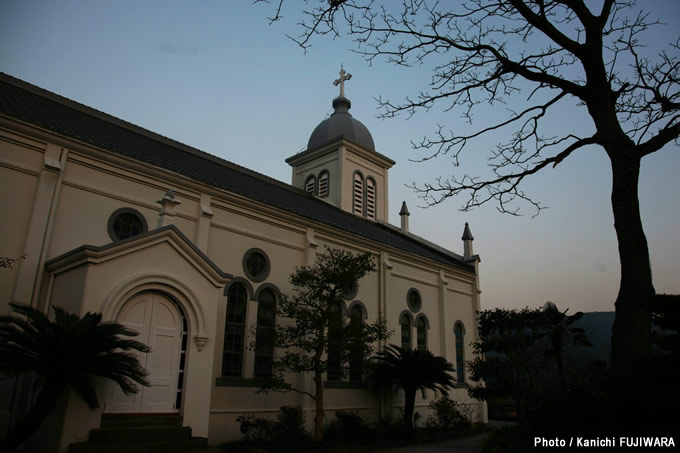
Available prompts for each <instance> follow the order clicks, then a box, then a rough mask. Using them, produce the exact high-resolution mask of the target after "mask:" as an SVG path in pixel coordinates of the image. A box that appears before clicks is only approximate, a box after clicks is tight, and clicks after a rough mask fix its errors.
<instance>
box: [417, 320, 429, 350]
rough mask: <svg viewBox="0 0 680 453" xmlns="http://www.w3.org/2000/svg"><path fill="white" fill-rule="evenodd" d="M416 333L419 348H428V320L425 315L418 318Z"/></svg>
mask: <svg viewBox="0 0 680 453" xmlns="http://www.w3.org/2000/svg"><path fill="white" fill-rule="evenodd" d="M416 335H417V338H418V350H419V351H425V350H427V320H426V319H425V316H419V317H418V319H416Z"/></svg>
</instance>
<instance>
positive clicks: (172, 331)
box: [104, 292, 185, 413]
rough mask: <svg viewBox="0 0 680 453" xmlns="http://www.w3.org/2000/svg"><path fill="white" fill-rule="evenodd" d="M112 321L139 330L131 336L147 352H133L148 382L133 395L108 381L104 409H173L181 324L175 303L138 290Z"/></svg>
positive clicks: (171, 411)
mask: <svg viewBox="0 0 680 453" xmlns="http://www.w3.org/2000/svg"><path fill="white" fill-rule="evenodd" d="M116 321H117V322H119V323H121V324H123V325H125V326H126V327H128V328H130V329H133V330H136V331H137V332H139V336H138V337H136V338H135V339H136V340H137V341H141V342H142V343H144V344H147V345H149V347H150V348H151V352H149V353H148V354H143V353H137V355H138V356H139V361H140V363H141V364H142V366H143V367H144V368H146V370H147V372H148V376H147V379H148V381H149V383H150V384H151V385H150V386H149V387H141V388H140V389H139V392H137V393H136V394H134V395H125V394H124V393H123V392H122V391H121V390H120V387H118V386H117V385H113V384H112V385H111V386H110V388H109V395H108V399H107V404H106V407H105V409H104V410H105V412H107V413H173V412H177V411H178V404H177V401H178V400H179V397H178V392H179V391H181V380H180V369H181V367H182V365H183V364H181V363H180V357H181V355H182V343H183V342H182V336H183V331H184V328H183V326H184V324H185V323H184V322H183V318H182V315H181V314H180V311H179V309H178V308H177V306H176V305H175V303H174V302H173V301H172V300H170V299H168V298H167V297H165V296H163V295H162V294H159V293H152V292H145V293H141V294H138V295H136V296H134V297H133V298H132V299H130V300H129V301H128V302H127V303H125V305H124V306H123V308H122V309H121V310H120V313H119V314H118V316H117V317H116ZM178 382H179V385H178Z"/></svg>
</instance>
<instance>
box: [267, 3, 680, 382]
mask: <svg viewBox="0 0 680 453" xmlns="http://www.w3.org/2000/svg"><path fill="white" fill-rule="evenodd" d="M315 5H316V6H315ZM291 6H292V5H287V4H284V2H283V0H279V1H277V2H275V3H274V5H273V14H272V16H271V17H270V20H271V21H272V22H274V21H277V20H279V19H281V17H282V12H283V10H284V7H291ZM303 14H304V20H303V22H301V23H300V27H301V29H300V30H301V33H300V35H299V36H293V37H291V39H293V40H294V41H295V42H296V43H297V44H299V45H300V46H301V47H302V48H304V49H307V48H308V47H309V46H310V44H311V40H312V38H313V37H314V36H315V35H325V34H330V35H332V36H341V35H344V34H348V35H350V36H352V37H353V38H354V39H355V40H356V44H357V46H356V51H357V52H360V53H361V54H363V55H364V56H365V57H366V59H367V60H368V61H369V62H374V61H376V59H383V58H384V59H386V61H388V62H389V63H393V64H396V65H401V66H411V65H426V66H425V67H426V68H430V69H431V71H432V79H431V82H430V84H429V86H427V87H424V88H423V90H422V91H420V92H419V93H418V94H417V95H415V96H414V97H406V98H405V100H404V101H403V102H399V103H393V102H391V101H389V100H384V99H378V102H379V107H380V112H381V114H380V116H382V117H393V116H395V115H398V114H407V115H412V114H414V113H416V112H418V111H421V110H429V109H430V108H432V107H433V106H435V105H437V106H443V108H444V109H446V110H449V111H451V112H452V113H456V114H459V115H462V116H463V117H464V118H465V119H466V120H467V121H468V122H469V123H470V124H471V125H474V126H475V127H470V128H469V129H467V130H469V131H470V132H467V130H466V131H465V132H463V133H461V129H460V128H458V129H457V130H453V131H452V130H450V129H448V128H444V127H441V126H440V127H439V128H438V130H437V131H436V132H435V133H434V134H433V135H432V136H430V137H428V138H425V139H423V140H421V141H419V142H416V143H414V144H413V145H414V148H416V149H417V150H420V151H421V152H424V154H423V155H422V157H421V159H423V160H428V159H432V158H435V157H438V156H442V155H449V156H451V157H452V158H453V160H454V164H455V165H456V166H457V165H458V163H459V158H461V157H462V155H463V153H464V151H466V150H468V149H469V148H472V147H473V146H471V144H472V143H474V142H475V140H476V139H478V138H480V137H482V136H488V135H494V136H495V135H496V134H499V133H503V134H505V139H504V140H503V141H502V142H501V143H499V144H498V145H497V147H496V149H495V150H491V151H490V153H491V154H490V156H489V165H490V169H491V170H492V172H490V173H489V174H490V175H491V176H489V177H479V176H474V175H467V174H463V175H460V174H459V173H457V174H454V175H453V176H451V177H449V178H446V179H443V178H439V179H436V180H434V181H433V182H428V183H424V184H414V185H413V187H414V189H415V190H416V191H417V192H419V193H420V194H421V195H422V196H423V197H424V199H425V200H426V202H427V203H428V204H430V205H434V204H438V203H441V202H443V201H445V200H447V199H448V198H450V197H453V196H456V195H459V194H467V195H468V197H467V201H466V202H465V203H464V205H463V209H470V208H474V207H476V206H479V205H481V204H484V203H487V202H490V201H491V202H493V201H495V202H496V203H497V205H498V209H499V210H500V211H502V212H505V213H510V214H515V215H516V214H518V213H519V211H518V206H520V205H521V204H522V203H528V204H529V206H531V207H532V208H534V209H535V210H536V212H539V211H540V210H541V209H542V208H543V206H542V205H541V204H540V203H539V202H538V201H536V200H535V199H533V198H531V197H530V196H529V195H528V194H526V193H525V192H524V191H523V190H522V188H521V183H522V182H523V181H524V180H525V179H526V178H527V177H529V176H531V175H533V174H536V173H537V172H539V171H540V170H542V169H544V168H547V167H555V166H556V165H558V164H559V163H560V162H562V161H563V160H564V159H566V158H567V157H569V156H571V155H572V154H574V153H576V152H580V151H585V150H587V149H591V150H592V149H593V147H594V146H595V147H599V148H601V149H603V150H604V152H605V153H606V154H607V156H608V157H609V160H610V162H611V169H612V179H613V185H612V194H611V201H612V209H613V214H614V220H615V230H616V235H617V238H618V244H619V257H620V262H621V282H620V288H619V293H618V296H617V299H616V321H615V324H614V328H613V335H612V350H613V363H614V366H615V368H616V369H618V370H619V371H626V370H628V371H629V370H631V369H632V368H631V366H633V364H635V363H637V361H638V360H641V359H644V358H645V357H647V356H648V355H649V353H650V350H651V339H650V331H651V312H650V309H649V299H650V296H652V295H653V294H654V292H655V291H654V287H653V285H652V272H651V267H650V260H649V251H648V246H647V239H646V237H645V233H644V231H643V228H642V222H641V219H640V209H639V200H638V179H639V172H640V162H641V160H642V158H643V157H645V156H647V155H649V154H652V153H654V152H656V151H658V150H660V149H661V148H662V147H664V146H665V145H666V144H668V143H671V142H675V144H677V143H678V134H679V133H680V111H679V107H680V91H679V86H680V84H679V78H680V58H679V56H678V55H679V53H680V52H679V46H680V40H679V39H678V38H677V37H671V36H669V39H670V40H671V41H672V42H671V43H670V44H669V45H668V46H667V47H666V48H665V49H664V50H661V51H659V52H650V51H649V49H647V48H646V47H645V46H644V45H643V41H641V39H643V38H644V36H645V32H647V31H649V30H650V29H651V28H653V27H657V26H661V25H662V24H661V23H660V22H658V21H656V20H653V19H652V17H651V16H650V15H649V14H647V13H645V12H643V11H642V10H640V9H639V8H638V7H637V6H636V5H635V4H634V2H632V1H616V0H601V1H599V2H594V1H592V2H590V1H589V2H586V1H584V0H524V1H522V0H470V1H468V2H465V3H462V2H443V1H439V2H437V1H430V0H402V2H401V4H397V3H396V2H392V1H385V2H382V3H381V2H379V1H377V0H373V1H371V0H322V1H318V2H312V1H307V2H306V3H305V7H304V10H303ZM666 30H667V31H669V32H671V33H673V32H674V29H672V28H670V27H669V28H667V29H666ZM483 104H484V105H489V104H490V105H492V106H502V107H504V108H505V111H506V112H507V114H506V115H505V117H504V118H502V119H501V120H498V121H497V122H495V123H486V122H485V121H484V120H485V119H482V120H481V121H480V118H476V117H475V114H476V113H477V112H478V110H479V108H480V106H481V105H483ZM564 108H570V109H574V108H579V109H581V111H582V115H583V117H584V118H588V117H589V118H590V119H591V121H592V130H591V132H590V133H587V134H586V135H583V131H582V130H579V128H578V126H577V125H576V124H575V123H576V122H574V121H569V120H565V119H562V121H561V122H560V128H561V129H560V131H559V132H558V133H557V134H556V133H555V132H554V130H552V131H551V130H550V129H549V128H548V124H549V123H550V121H551V120H554V119H555V118H559V116H558V115H559V112H560V111H564ZM498 110H499V109H498ZM473 120H475V121H474V122H473ZM581 129H583V128H582V127H581ZM603 177H604V175H603Z"/></svg>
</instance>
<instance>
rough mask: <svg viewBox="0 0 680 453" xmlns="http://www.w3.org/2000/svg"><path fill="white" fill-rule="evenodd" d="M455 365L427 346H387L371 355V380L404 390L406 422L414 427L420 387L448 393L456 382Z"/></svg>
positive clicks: (380, 385) (406, 424)
mask: <svg viewBox="0 0 680 453" xmlns="http://www.w3.org/2000/svg"><path fill="white" fill-rule="evenodd" d="M454 371H455V370H454V368H453V365H451V364H450V363H449V362H447V361H446V359H445V358H444V357H440V356H435V355H434V354H432V353H431V352H430V351H426V350H419V349H414V350H409V349H404V348H400V347H399V346H396V345H393V344H392V345H389V346H386V347H385V349H383V350H382V351H379V352H378V353H376V355H375V356H374V357H373V359H372V364H371V371H370V380H371V381H372V382H373V383H374V384H375V385H377V386H378V387H383V388H392V387H396V388H399V389H402V390H403V391H404V425H405V426H406V427H408V428H412V427H413V411H414V407H415V401H416V392H417V391H418V390H420V391H424V390H434V391H436V392H441V393H442V394H443V395H448V390H449V389H450V388H451V387H453V386H454V385H455V383H456V382H455V379H454V378H453V375H452V374H451V373H453V372H454Z"/></svg>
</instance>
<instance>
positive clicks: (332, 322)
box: [326, 304, 342, 380]
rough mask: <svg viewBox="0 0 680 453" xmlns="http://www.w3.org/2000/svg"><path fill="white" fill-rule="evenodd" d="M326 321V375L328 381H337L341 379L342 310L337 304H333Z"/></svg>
mask: <svg viewBox="0 0 680 453" xmlns="http://www.w3.org/2000/svg"><path fill="white" fill-rule="evenodd" d="M328 321H329V322H328V365H327V370H326V374H327V379H328V380H338V379H340V377H341V367H342V344H341V341H342V339H341V329H342V309H341V308H340V306H339V305H338V304H333V305H332V306H331V307H330V316H329V320H328Z"/></svg>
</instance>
